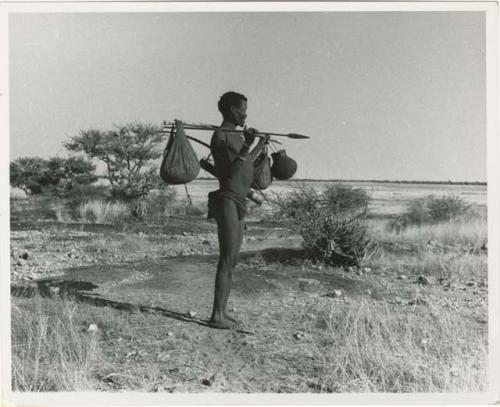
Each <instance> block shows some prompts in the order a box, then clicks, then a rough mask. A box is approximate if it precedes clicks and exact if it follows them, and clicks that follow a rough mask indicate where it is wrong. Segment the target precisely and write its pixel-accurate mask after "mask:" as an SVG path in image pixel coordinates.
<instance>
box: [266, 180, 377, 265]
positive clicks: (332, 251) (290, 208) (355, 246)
mask: <svg viewBox="0 0 500 407" xmlns="http://www.w3.org/2000/svg"><path fill="white" fill-rule="evenodd" d="M368 199H369V197H368V195H367V194H366V192H365V191H363V190H360V189H355V188H351V187H348V186H344V185H340V184H334V185H331V186H328V187H327V188H326V189H325V190H324V191H323V192H322V193H319V192H318V191H316V190H315V189H314V188H311V187H298V188H297V189H295V190H294V191H292V192H291V193H289V194H287V195H284V196H275V197H274V199H273V204H274V205H275V207H276V208H277V209H276V210H275V213H274V215H275V216H274V217H275V219H279V220H281V221H282V222H284V223H285V225H287V226H288V227H289V228H290V229H291V230H293V231H294V232H296V233H298V234H299V235H300V236H301V237H302V238H303V246H304V248H305V249H306V250H307V251H308V252H309V254H310V255H311V257H313V258H316V259H321V260H323V261H325V262H327V263H330V264H333V265H359V264H360V262H361V261H362V259H363V257H364V256H365V252H366V249H367V247H368V245H369V243H370V239H369V238H368V234H367V223H366V215H367V211H368V210H367V203H368Z"/></svg>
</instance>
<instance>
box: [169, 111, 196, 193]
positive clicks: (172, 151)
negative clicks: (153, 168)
mask: <svg viewBox="0 0 500 407" xmlns="http://www.w3.org/2000/svg"><path fill="white" fill-rule="evenodd" d="M174 127H175V131H174ZM174 127H172V130H171V131H170V137H169V139H168V143H167V147H166V148H165V152H164V155H163V160H162V163H161V166H160V177H161V178H162V179H163V181H165V182H166V183H167V184H172V185H179V184H185V183H187V182H190V181H192V180H194V179H195V178H196V177H197V176H198V174H199V172H200V163H199V161H198V157H197V156H196V153H195V151H194V149H193V147H192V146H191V144H190V143H189V140H188V138H187V137H186V133H184V128H183V127H182V122H180V121H178V120H176V121H175V126H174Z"/></svg>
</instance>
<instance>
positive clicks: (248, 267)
mask: <svg viewBox="0 0 500 407" xmlns="http://www.w3.org/2000/svg"><path fill="white" fill-rule="evenodd" d="M208 184H209V185H208ZM193 185H195V186H194V187H192V189H191V191H190V193H191V195H192V196H193V197H194V199H193V202H192V204H190V203H189V202H188V201H187V200H183V199H182V196H180V195H179V193H177V194H176V193H175V192H174V190H173V189H172V190H170V189H166V190H165V189H163V190H159V191H158V192H154V191H153V192H152V193H150V194H149V195H148V198H147V199H142V201H141V202H142V203H141V205H142V207H141V206H138V205H137V204H136V203H135V201H130V202H126V201H124V200H118V199H116V200H111V199H107V198H104V197H101V198H99V197H98V196H96V195H94V196H93V197H92V199H91V198H90V195H89V199H88V200H86V201H85V202H82V201H80V204H79V205H75V204H73V203H72V202H73V201H72V200H71V199H67V200H61V199H58V200H57V199H55V198H54V195H53V194H51V195H49V194H37V195H30V196H28V197H27V198H22V199H20V198H12V199H11V281H12V284H11V293H12V296H11V298H12V307H11V323H12V385H13V388H14V389H15V390H19V391H89V390H90V391H146V392H281V393H283V392H285V393H295V392H311V393H320V392H325V393H332V392H333V393H339V392H367V393H368V392H390V393H392V392H480V391H485V390H486V389H487V386H488V383H487V350H488V344H487V321H488V314H487V293H488V281H487V258H488V256H487V252H488V242H487V222H486V210H485V205H484V201H481V200H479V202H478V200H476V201H474V200H473V199H471V198H478V197H484V195H485V192H486V190H485V188H484V186H468V187H467V188H466V187H465V186H463V187H461V186H453V189H451V188H452V187H450V186H444V185H443V186H442V192H441V193H440V192H439V186H433V191H431V193H429V191H428V189H426V186H423V185H422V186H414V187H413V186H409V187H406V186H404V187H403V186H401V185H398V186H391V185H387V184H384V185H383V186H378V185H376V184H371V185H362V186H360V185H361V184H356V183H352V184H351V183H324V184H322V185H317V183H314V184H313V183H303V184H302V185H297V186H295V187H292V186H291V184H285V183H283V184H281V183H276V182H275V183H273V186H272V187H271V188H270V190H271V191H273V190H274V191H281V192H279V193H278V192H276V194H277V195H275V196H274V198H273V199H270V200H271V201H272V202H267V203H266V204H265V205H263V207H261V208H256V209H254V210H253V211H252V214H251V216H250V218H249V219H248V222H247V224H248V228H247V231H246V234H245V240H244V242H243V250H242V257H241V261H240V263H239V265H238V266H237V268H236V270H235V275H234V278H233V290H232V292H231V297H230V300H229V308H230V309H232V311H233V312H234V314H235V316H236V317H237V318H239V319H240V320H241V321H242V324H241V327H240V329H238V330H229V331H226V330H215V329H211V328H208V327H207V326H206V325H205V321H206V320H207V319H208V317H209V313H210V310H211V304H212V300H213V297H212V296H213V283H214V282H213V279H214V276H215V269H216V263H217V253H218V246H217V237H216V228H215V225H214V224H213V223H212V222H211V221H208V220H206V219H205V216H204V215H205V214H206V208H205V205H206V193H205V188H206V189H207V190H210V189H216V188H215V185H214V182H213V181H197V183H194V184H193ZM205 185H207V186H206V187H205ZM198 186H199V188H200V191H202V192H199V193H197V191H196V190H193V188H194V189H196V188H198ZM419 188H421V189H419ZM267 195H268V197H271V196H272V195H273V194H272V193H271V192H270V193H268V194H267ZM198 196H199V197H202V198H196V197H198ZM134 210H135V211H141V213H140V214H139V213H135V214H134V213H133V211H134ZM332 242H333V243H332ZM332 247H334V248H336V249H337V248H339V247H340V248H342V253H343V254H344V255H346V254H347V255H350V256H351V257H349V256H347V259H349V261H347V259H346V258H342V257H339V256H337V257H335V256H333V255H332V252H330V253H329V252H328V249H329V248H330V249H331V248H332ZM352 248H356V250H355V251H349V250H351V249H352ZM354 260H355V261H354Z"/></svg>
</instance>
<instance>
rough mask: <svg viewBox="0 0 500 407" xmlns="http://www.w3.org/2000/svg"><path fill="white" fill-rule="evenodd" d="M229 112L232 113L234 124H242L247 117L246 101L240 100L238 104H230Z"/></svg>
mask: <svg viewBox="0 0 500 407" xmlns="http://www.w3.org/2000/svg"><path fill="white" fill-rule="evenodd" d="M231 113H232V114H233V121H234V124H236V125H237V126H244V125H245V119H246V118H247V102H246V101H245V100H242V101H241V102H240V105H239V106H231Z"/></svg>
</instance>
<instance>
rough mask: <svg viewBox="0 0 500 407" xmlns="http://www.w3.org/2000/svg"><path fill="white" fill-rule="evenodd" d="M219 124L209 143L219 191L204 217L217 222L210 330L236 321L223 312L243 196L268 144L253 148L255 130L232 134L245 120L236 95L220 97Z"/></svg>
mask: <svg viewBox="0 0 500 407" xmlns="http://www.w3.org/2000/svg"><path fill="white" fill-rule="evenodd" d="M218 107H219V111H220V112H221V114H222V117H223V121H222V124H221V126H220V127H219V128H218V129H217V130H216V131H215V133H214V135H213V136H212V140H211V143H210V150H211V152H212V155H213V157H214V162H215V171H216V175H217V178H218V179H219V190H217V191H213V192H210V193H209V194H208V217H209V218H215V220H216V221H217V235H218V239H219V250H220V256H219V263H218V265H217V274H216V277H215V294H214V307H213V311H212V317H211V318H210V322H209V323H210V326H212V327H214V328H220V329H229V328H231V327H233V326H234V325H235V324H236V323H237V321H236V320H235V319H234V318H233V317H232V316H231V315H230V314H229V313H228V312H227V310H226V307H227V301H228V299H229V292H230V291H231V281H232V272H233V269H234V266H235V265H236V263H237V261H238V256H239V251H240V247H241V243H242V241H243V230H244V225H245V223H244V217H245V214H246V213H247V207H246V202H245V199H246V195H247V194H248V192H249V191H250V186H251V185H252V182H253V175H254V174H253V161H254V159H255V158H256V157H257V155H258V154H259V153H260V152H261V151H262V149H263V147H264V146H265V145H266V144H267V143H268V142H269V137H266V138H261V139H260V140H259V142H258V143H257V145H256V146H255V148H254V149H253V150H252V151H250V147H251V146H252V144H253V142H254V141H255V137H256V134H257V130H255V129H252V128H250V129H247V128H246V127H245V132H244V134H243V137H242V136H241V135H240V134H238V133H237V132H234V130H235V129H236V127H237V126H244V125H245V119H246V117H247V113H246V111H247V98H246V97H245V96H243V95H241V94H239V93H236V92H227V93H225V94H223V95H222V96H221V98H220V100H219V103H218Z"/></svg>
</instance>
